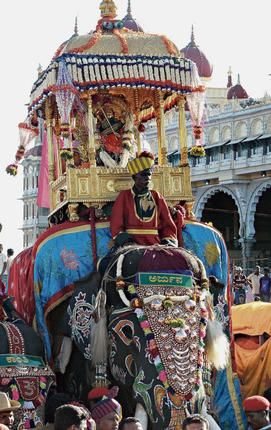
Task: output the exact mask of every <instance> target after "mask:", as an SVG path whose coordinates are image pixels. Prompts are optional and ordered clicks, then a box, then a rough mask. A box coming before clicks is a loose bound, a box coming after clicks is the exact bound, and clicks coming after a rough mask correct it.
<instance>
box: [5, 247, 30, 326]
mask: <svg viewBox="0 0 271 430" xmlns="http://www.w3.org/2000/svg"><path fill="white" fill-rule="evenodd" d="M33 270H34V262H33V258H32V247H30V248H27V249H25V250H24V251H22V252H21V253H20V254H18V255H17V256H16V258H15V259H14V260H13V263H12V265H11V268H10V272H9V279H8V295H9V296H12V297H14V298H15V300H14V306H15V309H16V311H17V312H18V314H19V315H20V316H21V318H23V319H24V321H25V322H26V323H27V324H29V325H32V322H33V319H34V316H35V299H34V282H33V279H34V277H33ZM16 297H19V298H20V300H18V302H17V301H16Z"/></svg>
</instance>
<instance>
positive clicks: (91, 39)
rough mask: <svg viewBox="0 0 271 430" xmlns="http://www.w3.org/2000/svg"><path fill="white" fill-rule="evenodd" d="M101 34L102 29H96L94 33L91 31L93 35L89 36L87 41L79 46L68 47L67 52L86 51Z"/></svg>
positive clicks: (94, 43) (77, 52)
mask: <svg viewBox="0 0 271 430" xmlns="http://www.w3.org/2000/svg"><path fill="white" fill-rule="evenodd" d="M102 34H103V33H102V30H101V29H98V30H97V31H96V32H95V33H93V35H92V36H91V38H90V39H89V41H88V42H87V43H85V44H84V45H82V46H79V48H73V49H70V50H69V51H67V52H68V53H70V54H79V53H82V52H84V51H86V50H87V49H91V48H92V47H93V46H94V45H96V43H97V42H98V40H100V38H101V37H102Z"/></svg>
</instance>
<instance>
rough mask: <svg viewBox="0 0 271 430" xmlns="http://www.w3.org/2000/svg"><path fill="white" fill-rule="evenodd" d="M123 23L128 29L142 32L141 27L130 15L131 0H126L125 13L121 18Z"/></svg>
mask: <svg viewBox="0 0 271 430" xmlns="http://www.w3.org/2000/svg"><path fill="white" fill-rule="evenodd" d="M122 22H123V25H124V27H125V28H127V29H128V30H132V31H139V32H143V31H144V30H143V28H142V27H141V26H140V25H139V24H138V23H137V22H136V20H135V19H134V17H133V16H132V11H131V0H128V7H127V15H125V17H124V18H123V19H122Z"/></svg>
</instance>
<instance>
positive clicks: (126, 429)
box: [119, 417, 143, 430]
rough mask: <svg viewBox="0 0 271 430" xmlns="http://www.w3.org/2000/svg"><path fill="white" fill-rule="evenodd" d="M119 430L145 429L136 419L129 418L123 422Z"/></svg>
mask: <svg viewBox="0 0 271 430" xmlns="http://www.w3.org/2000/svg"><path fill="white" fill-rule="evenodd" d="M119 430H143V427H142V425H141V423H140V421H139V420H138V419H137V418H136V417H128V418H125V419H124V420H122V421H121V423H120V426H119Z"/></svg>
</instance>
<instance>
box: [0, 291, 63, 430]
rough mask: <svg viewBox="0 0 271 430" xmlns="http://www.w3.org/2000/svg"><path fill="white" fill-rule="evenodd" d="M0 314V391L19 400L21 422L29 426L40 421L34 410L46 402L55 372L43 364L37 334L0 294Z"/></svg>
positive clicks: (41, 345) (43, 355)
mask: <svg viewBox="0 0 271 430" xmlns="http://www.w3.org/2000/svg"><path fill="white" fill-rule="evenodd" d="M0 315H1V318H0V339H1V342H0V391H4V392H7V393H8V394H9V396H10V398H12V399H13V400H19V401H20V403H21V405H22V408H21V409H20V412H21V417H20V418H21V423H22V424H23V426H24V428H26V429H28V428H30V427H34V426H36V424H37V423H38V422H41V418H40V417H39V416H38V415H37V413H36V411H35V410H36V408H37V407H38V406H39V405H41V404H42V403H43V402H44V401H45V399H46V396H47V392H48V390H49V389H50V386H51V385H52V383H53V382H54V381H55V375H54V373H53V372H52V370H51V369H50V367H49V366H48V365H46V363H45V354H44V347H43V342H42V340H41V338H40V336H39V335H38V334H37V333H36V332H35V330H34V329H33V328H32V327H30V326H28V325H27V324H26V323H25V322H24V321H23V320H22V319H21V318H20V317H19V315H18V314H17V313H16V311H15V310H14V308H13V304H12V299H11V298H10V297H7V296H5V295H4V296H3V295H2V296H1V297H0Z"/></svg>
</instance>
